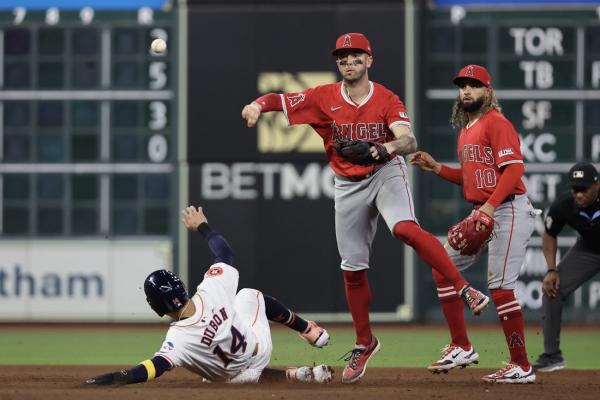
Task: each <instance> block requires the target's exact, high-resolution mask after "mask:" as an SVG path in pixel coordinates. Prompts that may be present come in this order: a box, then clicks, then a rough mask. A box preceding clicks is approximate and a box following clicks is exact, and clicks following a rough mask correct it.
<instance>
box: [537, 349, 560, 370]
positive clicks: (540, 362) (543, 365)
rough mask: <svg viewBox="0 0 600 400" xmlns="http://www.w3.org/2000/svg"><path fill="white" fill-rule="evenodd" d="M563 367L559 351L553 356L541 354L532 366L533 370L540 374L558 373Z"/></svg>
mask: <svg viewBox="0 0 600 400" xmlns="http://www.w3.org/2000/svg"><path fill="white" fill-rule="evenodd" d="M564 367H565V359H564V358H563V356H562V353H561V352H560V351H559V352H557V353H554V354H546V353H543V354H541V355H540V356H539V357H538V359H537V361H536V362H535V363H534V364H533V369H534V370H535V371H540V372H552V371H558V370H559V369H563V368H564Z"/></svg>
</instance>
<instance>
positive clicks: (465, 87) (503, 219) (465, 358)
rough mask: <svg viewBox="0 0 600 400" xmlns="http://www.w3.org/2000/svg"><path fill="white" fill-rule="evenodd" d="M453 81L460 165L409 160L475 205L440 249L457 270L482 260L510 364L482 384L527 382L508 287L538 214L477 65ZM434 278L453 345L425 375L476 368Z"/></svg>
mask: <svg viewBox="0 0 600 400" xmlns="http://www.w3.org/2000/svg"><path fill="white" fill-rule="evenodd" d="M454 84H455V85H456V86H458V97H457V99H456V101H455V103H454V108H453V110H452V124H453V126H454V127H456V128H461V131H460V135H459V137H458V146H457V152H458V159H459V160H460V168H450V167H448V166H446V165H441V164H440V163H438V162H436V161H435V160H434V159H433V157H432V156H431V155H430V154H428V153H426V152H423V151H418V152H417V153H415V155H414V157H413V159H412V160H411V163H412V164H415V165H418V166H420V167H421V168H423V169H424V170H426V171H433V172H435V173H436V174H438V175H439V176H440V177H442V178H444V179H446V180H447V181H450V182H452V183H454V184H457V185H461V186H462V187H463V193H464V197H465V199H467V201H469V202H471V203H473V206H474V209H473V212H472V213H471V215H469V216H468V217H467V218H466V219H465V220H463V221H461V222H460V223H459V224H457V225H455V226H454V227H452V228H451V229H450V231H449V233H448V243H447V246H446V249H447V250H448V253H449V254H450V257H451V258H452V260H453V261H454V263H455V264H456V266H457V267H458V269H459V270H461V271H462V270H464V269H466V268H468V267H469V266H471V265H472V264H473V263H474V262H475V261H476V260H477V259H478V258H479V257H480V256H481V255H482V254H483V253H484V252H485V251H487V252H488V255H489V257H488V274H487V277H488V288H489V289H490V292H491V294H492V299H493V300H494V303H495V304H496V309H497V310H498V316H499V317H500V323H501V324H502V329H503V330H504V335H505V336H506V343H507V345H508V349H509V351H510V362H508V363H507V364H506V366H505V367H503V368H501V369H500V370H499V371H497V372H495V373H493V374H490V375H486V376H484V377H483V380H484V381H487V382H500V383H532V382H534V381H535V374H534V372H533V369H532V368H531V365H530V364H529V361H528V359H527V351H526V349H525V328H524V319H523V312H522V311H521V307H520V306H519V303H518V302H517V299H516V298H515V293H514V289H515V285H516V282H517V278H518V277H519V271H520V269H521V266H522V265H523V261H524V259H525V249H526V247H527V243H528V242H529V238H530V236H531V234H532V233H533V229H534V219H535V217H536V214H537V213H536V211H535V210H534V209H533V207H532V205H531V203H530V202H529V200H528V198H527V195H526V194H525V193H526V191H527V190H526V188H525V185H524V184H523V182H522V180H521V177H522V176H523V172H524V170H525V168H524V165H523V156H522V155H521V150H520V142H519V136H518V135H517V132H516V131H515V129H514V127H513V126H512V124H511V123H510V122H509V121H508V120H507V119H506V118H505V117H504V116H503V115H502V113H501V109H500V106H499V104H498V101H497V100H496V97H495V95H494V91H493V89H492V83H491V78H490V75H489V73H488V71H487V70H486V69H485V68H484V67H481V66H479V65H467V66H466V67H464V68H462V69H461V70H460V71H459V73H458V75H457V76H456V77H455V78H454ZM433 277H434V280H435V284H436V286H437V291H438V297H439V299H440V303H441V305H442V309H443V311H444V315H445V317H446V320H447V322H448V327H449V329H450V334H451V336H452V342H451V343H450V344H449V345H448V346H446V347H445V348H444V350H443V352H442V357H441V358H440V359H439V360H438V361H436V362H435V363H433V364H431V365H430V366H429V370H430V371H432V372H447V371H448V370H450V369H452V368H455V367H465V366H467V365H469V364H471V363H476V362H477V360H478V359H479V355H478V354H477V353H476V352H475V350H474V348H473V346H472V345H471V343H470V342H469V338H468V336H467V328H466V325H465V319H464V315H463V309H462V304H461V302H460V300H459V298H458V296H457V295H456V292H455V291H454V288H453V286H452V284H451V283H450V282H448V280H447V279H446V278H445V277H443V276H442V275H440V274H439V273H438V272H437V271H433Z"/></svg>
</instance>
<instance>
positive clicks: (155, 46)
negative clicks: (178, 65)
mask: <svg viewBox="0 0 600 400" xmlns="http://www.w3.org/2000/svg"><path fill="white" fill-rule="evenodd" d="M150 48H151V49H152V51H153V52H155V53H157V54H160V53H164V52H165V50H167V42H165V40H164V39H161V38H158V39H154V40H153V41H152V44H151V45H150Z"/></svg>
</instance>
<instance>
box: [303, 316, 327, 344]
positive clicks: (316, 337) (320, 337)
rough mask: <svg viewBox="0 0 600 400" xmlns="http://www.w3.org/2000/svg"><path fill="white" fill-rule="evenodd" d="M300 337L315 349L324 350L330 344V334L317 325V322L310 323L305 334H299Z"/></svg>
mask: <svg viewBox="0 0 600 400" xmlns="http://www.w3.org/2000/svg"><path fill="white" fill-rule="evenodd" d="M299 335H300V337H301V338H302V339H304V340H306V341H307V342H308V343H309V344H310V345H311V346H314V347H318V348H322V347H324V346H327V344H329V333H327V331H326V330H325V329H323V328H321V327H320V326H319V325H317V323H316V322H315V321H308V328H306V331H305V332H304V333H299Z"/></svg>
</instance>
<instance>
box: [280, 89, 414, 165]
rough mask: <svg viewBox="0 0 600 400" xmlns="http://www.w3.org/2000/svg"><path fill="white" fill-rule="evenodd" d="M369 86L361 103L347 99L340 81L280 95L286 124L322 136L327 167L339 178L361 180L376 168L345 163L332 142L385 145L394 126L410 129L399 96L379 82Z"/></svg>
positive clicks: (391, 136)
mask: <svg viewBox="0 0 600 400" xmlns="http://www.w3.org/2000/svg"><path fill="white" fill-rule="evenodd" d="M369 85H370V87H371V89H370V90H369V94H368V95H367V97H365V99H364V100H363V101H362V102H361V103H360V104H356V103H354V102H353V101H352V99H350V97H349V96H348V95H347V93H346V91H345V90H344V87H343V85H342V82H338V83H331V84H328V85H322V86H317V87H314V88H310V89H306V90H304V91H302V92H298V93H285V94H282V95H281V102H282V105H283V112H284V113H285V115H286V117H287V119H288V123H289V124H290V125H298V124H308V125H310V126H311V127H312V128H313V129H314V130H315V131H316V132H317V133H318V134H319V136H321V138H322V139H323V143H324V145H325V152H326V153H327V158H328V160H329V165H330V166H331V168H332V169H333V171H334V172H335V173H336V174H338V175H342V176H348V177H361V176H364V175H366V174H369V173H371V172H372V171H373V168H375V166H374V165H368V166H364V165H356V164H352V163H350V162H348V161H345V160H344V159H342V158H341V157H340V156H339V155H338V154H337V152H336V151H335V149H334V148H333V144H334V143H336V142H345V141H348V140H368V141H372V142H379V143H385V142H389V141H392V140H395V139H396V137H395V136H394V134H393V133H392V131H391V128H392V127H393V126H395V125H396V124H404V125H409V126H410V119H409V118H408V115H407V113H406V108H404V104H402V102H401V101H400V99H399V98H398V96H396V95H395V94H394V93H392V92H391V91H390V90H388V89H386V88H385V87H383V86H382V85H380V84H378V83H373V82H369Z"/></svg>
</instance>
